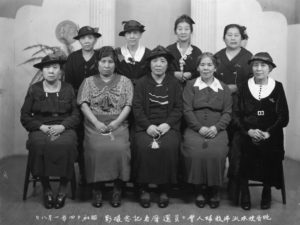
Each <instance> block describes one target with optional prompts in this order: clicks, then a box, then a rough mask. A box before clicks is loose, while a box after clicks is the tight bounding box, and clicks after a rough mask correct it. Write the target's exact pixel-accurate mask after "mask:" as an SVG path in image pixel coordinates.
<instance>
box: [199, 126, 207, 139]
mask: <svg viewBox="0 0 300 225" xmlns="http://www.w3.org/2000/svg"><path fill="white" fill-rule="evenodd" d="M207 132H208V127H201V128H200V130H199V134H200V135H201V136H203V137H206V135H207Z"/></svg>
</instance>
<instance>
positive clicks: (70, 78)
mask: <svg viewBox="0 0 300 225" xmlns="http://www.w3.org/2000/svg"><path fill="white" fill-rule="evenodd" d="M72 62H73V60H72V55H70V56H69V57H68V59H67V62H66V64H65V82H67V83H69V84H71V85H73V84H74V82H75V80H74V75H73V67H72Z"/></svg>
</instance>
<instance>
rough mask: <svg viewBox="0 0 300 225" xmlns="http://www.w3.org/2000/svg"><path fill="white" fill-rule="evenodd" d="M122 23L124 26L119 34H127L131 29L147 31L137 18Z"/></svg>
mask: <svg viewBox="0 0 300 225" xmlns="http://www.w3.org/2000/svg"><path fill="white" fill-rule="evenodd" d="M122 24H123V25H124V27H123V31H121V32H120V33H119V36H125V34H126V33H127V32H130V31H139V32H141V33H143V32H144V31H145V29H144V28H145V26H144V25H142V24H141V23H140V22H138V21H136V20H129V21H123V22H122Z"/></svg>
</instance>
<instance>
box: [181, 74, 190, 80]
mask: <svg viewBox="0 0 300 225" xmlns="http://www.w3.org/2000/svg"><path fill="white" fill-rule="evenodd" d="M191 77H192V73H191V72H184V73H183V77H182V78H183V80H185V81H186V80H189V79H191Z"/></svg>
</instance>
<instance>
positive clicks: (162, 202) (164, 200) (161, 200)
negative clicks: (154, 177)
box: [158, 193, 169, 208]
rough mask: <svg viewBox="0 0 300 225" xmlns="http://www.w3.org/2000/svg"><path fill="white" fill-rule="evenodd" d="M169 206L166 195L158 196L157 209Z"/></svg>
mask: <svg viewBox="0 0 300 225" xmlns="http://www.w3.org/2000/svg"><path fill="white" fill-rule="evenodd" d="M168 205H169V198H168V195H167V194H165V193H163V194H160V196H159V200H158V207H159V208H166V207H167V206H168Z"/></svg>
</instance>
